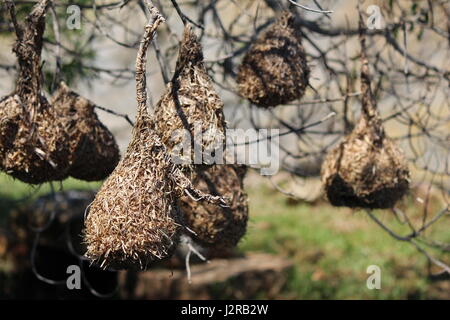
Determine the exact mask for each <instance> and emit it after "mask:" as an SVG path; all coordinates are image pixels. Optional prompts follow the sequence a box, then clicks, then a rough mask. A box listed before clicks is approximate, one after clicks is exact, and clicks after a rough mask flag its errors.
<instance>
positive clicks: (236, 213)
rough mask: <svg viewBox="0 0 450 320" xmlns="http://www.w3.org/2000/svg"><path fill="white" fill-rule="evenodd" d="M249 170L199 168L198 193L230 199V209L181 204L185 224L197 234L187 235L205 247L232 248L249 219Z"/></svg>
mask: <svg viewBox="0 0 450 320" xmlns="http://www.w3.org/2000/svg"><path fill="white" fill-rule="evenodd" d="M245 171H246V170H245V169H243V168H242V167H239V166H236V165H227V166H225V165H214V166H201V167H198V168H197V170H196V172H195V175H194V177H193V180H192V183H193V185H194V186H195V187H196V188H198V189H199V190H201V191H203V192H205V193H208V194H212V195H217V196H222V197H224V198H227V199H229V207H225V208H223V207H219V206H217V205H213V204H209V203H205V202H196V201H193V200H192V199H191V198H188V197H182V198H180V199H179V201H178V205H179V207H180V210H181V213H182V216H183V222H184V223H185V225H186V227H187V228H189V229H190V230H191V231H193V232H194V233H195V234H191V233H187V234H189V236H191V237H192V238H193V239H194V240H196V241H198V243H199V244H201V245H203V246H205V247H214V248H232V247H234V246H236V245H237V243H238V242H239V240H240V239H241V238H242V237H243V236H244V234H245V232H246V228H247V220H248V202H247V195H246V193H245V192H244V190H243V180H244V177H245V173H246V172H245Z"/></svg>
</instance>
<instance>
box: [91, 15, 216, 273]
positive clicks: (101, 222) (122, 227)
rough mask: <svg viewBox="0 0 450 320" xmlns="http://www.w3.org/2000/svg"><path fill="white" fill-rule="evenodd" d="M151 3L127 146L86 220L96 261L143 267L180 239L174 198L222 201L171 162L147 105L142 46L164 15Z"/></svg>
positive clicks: (138, 63)
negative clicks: (134, 120) (136, 108)
mask: <svg viewBox="0 0 450 320" xmlns="http://www.w3.org/2000/svg"><path fill="white" fill-rule="evenodd" d="M155 11H156V8H154V7H152V8H151V9H150V12H151V13H152V16H155V17H154V19H152V21H153V22H151V23H149V25H147V26H146V28H145V33H144V37H143V40H142V42H141V45H140V48H139V52H138V56H137V59H136V91H137V101H138V113H137V117H136V123H135V126H134V128H133V136H132V140H131V142H130V144H129V146H128V149H127V151H126V153H125V155H124V157H123V158H122V160H121V161H120V162H119V164H118V165H117V167H116V168H115V169H114V171H113V173H112V174H111V175H110V176H109V177H108V178H107V179H106V180H105V182H104V184H103V185H102V187H101V188H100V190H99V192H98V193H97V195H96V197H95V199H94V201H93V202H92V204H91V206H90V208H89V212H88V216H87V218H86V220H85V230H84V238H85V242H86V244H87V252H86V256H87V257H88V258H89V259H91V260H93V261H95V262H97V263H99V264H100V266H101V267H112V268H115V269H121V268H127V269H136V268H138V269H146V268H147V267H148V266H149V264H150V263H152V262H154V261H157V260H161V259H164V258H167V257H170V256H171V254H172V253H173V252H174V250H175V248H176V246H177V244H178V239H179V230H180V226H181V217H180V214H179V210H178V208H177V206H176V199H177V198H178V197H180V196H181V195H182V194H189V195H191V196H192V197H193V198H194V197H195V198H196V199H204V200H205V201H211V202H213V203H223V199H221V198H220V197H214V196H210V195H206V194H204V193H202V192H201V191H199V190H196V189H195V188H193V186H192V184H191V182H190V181H189V179H188V178H187V177H186V176H185V175H184V174H183V173H182V170H181V169H180V168H179V167H177V166H176V165H174V164H173V162H172V161H171V156H170V155H169V153H168V152H167V149H166V146H165V145H164V144H163V143H162V141H161V140H160V137H159V136H158V135H157V134H156V132H155V124H154V122H153V119H152V118H151V117H150V116H149V113H148V111H147V93H146V79H145V69H146V68H145V61H146V57H147V54H146V52H147V49H148V46H149V43H150V42H151V40H152V38H153V36H154V33H155V31H156V29H157V28H158V26H159V25H160V24H161V23H162V22H163V21H164V18H163V17H162V16H161V15H160V14H159V13H158V12H157V11H156V13H155Z"/></svg>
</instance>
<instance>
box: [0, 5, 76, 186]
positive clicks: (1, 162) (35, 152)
mask: <svg viewBox="0 0 450 320" xmlns="http://www.w3.org/2000/svg"><path fill="white" fill-rule="evenodd" d="M49 3H50V1H45V0H41V1H40V2H39V3H37V4H36V5H35V6H34V7H33V9H32V11H31V13H30V14H29V15H28V16H27V17H26V19H25V25H24V26H20V25H18V24H17V22H16V21H15V9H14V3H13V2H11V1H8V2H7V6H8V8H9V10H10V12H11V15H12V17H14V18H13V21H14V22H15V23H14V24H15V30H16V34H17V41H16V43H15V45H14V47H13V51H14V53H15V54H16V56H17V58H18V62H19V73H18V79H17V82H16V89H15V91H14V92H13V93H12V94H11V95H9V96H7V97H6V98H3V99H2V101H1V102H0V133H1V138H0V168H1V169H2V170H3V171H5V172H6V173H8V174H10V175H11V176H13V177H14V178H17V179H19V180H22V181H24V182H26V183H31V184H40V183H43V182H47V181H51V180H62V179H64V178H65V177H67V170H68V154H69V148H68V145H67V140H68V136H67V134H66V132H65V126H66V124H65V123H64V121H62V120H61V119H59V118H58V116H57V114H56V113H55V110H54V109H53V108H52V107H51V106H50V104H49V103H48V101H47V99H46V98H45V97H44V96H43V95H42V94H41V82H42V79H41V65H40V57H41V51H42V35H43V33H44V29H45V12H46V10H47V8H48V5H49Z"/></svg>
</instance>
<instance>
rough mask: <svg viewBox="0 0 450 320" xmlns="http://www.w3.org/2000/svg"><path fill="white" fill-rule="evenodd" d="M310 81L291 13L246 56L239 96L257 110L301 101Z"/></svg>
mask: <svg viewBox="0 0 450 320" xmlns="http://www.w3.org/2000/svg"><path fill="white" fill-rule="evenodd" d="M308 81H309V68H308V64H307V61H306V55H305V50H304V49H303V46H302V43H301V33H300V31H299V29H298V27H295V18H294V16H293V15H292V13H290V12H284V13H283V15H282V16H281V17H280V18H279V19H278V20H277V21H276V22H275V23H274V24H273V25H272V26H270V27H269V28H268V30H266V31H265V32H264V33H263V34H261V36H259V37H258V39H257V40H256V41H255V43H254V44H253V45H252V46H251V48H250V50H249V51H248V52H247V54H246V55H245V57H244V59H243V62H242V64H241V65H240V67H239V72H238V75H237V83H238V90H239V93H240V95H241V96H242V97H244V98H247V99H248V100H250V101H251V102H252V103H254V104H255V105H257V106H260V107H264V108H267V107H274V106H277V105H280V104H285V103H288V102H291V101H293V100H296V99H300V98H301V97H302V96H303V94H304V93H305V89H306V87H307V85H308Z"/></svg>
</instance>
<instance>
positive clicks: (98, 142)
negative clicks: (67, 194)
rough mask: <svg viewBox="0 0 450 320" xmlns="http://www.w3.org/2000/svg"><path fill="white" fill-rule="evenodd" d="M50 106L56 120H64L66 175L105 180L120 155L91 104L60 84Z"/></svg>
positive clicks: (114, 142) (112, 138)
mask: <svg viewBox="0 0 450 320" xmlns="http://www.w3.org/2000/svg"><path fill="white" fill-rule="evenodd" d="M51 104H52V106H53V107H54V108H55V109H56V110H57V112H58V114H59V115H60V117H61V118H65V119H66V120H67V133H68V134H69V138H70V142H69V143H70V161H69V162H70V170H69V175H71V176H72V177H74V178H76V179H81V180H85V181H97V180H103V179H105V178H106V177H107V176H108V175H110V174H111V172H112V171H113V170H114V168H115V167H116V165H117V163H118V162H119V159H120V153H119V148H118V146H117V143H116V140H115V139H114V136H113V134H112V133H111V132H110V131H109V130H108V128H106V127H105V126H104V125H103V124H102V123H101V122H100V120H99V119H98V117H97V114H96V113H95V104H94V103H92V102H91V101H89V100H88V99H86V98H84V97H82V96H80V95H78V94H77V93H76V92H74V91H72V90H70V88H69V87H67V85H66V84H65V83H63V82H62V83H61V84H60V85H59V88H58V90H57V91H56V92H55V93H54V95H53V97H52V101H51Z"/></svg>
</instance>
